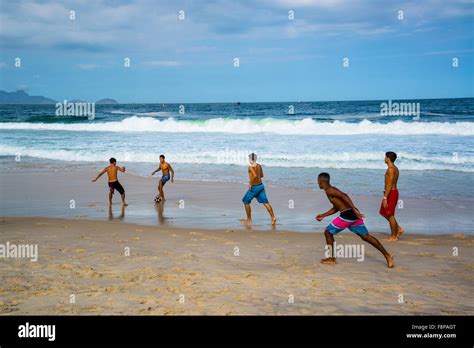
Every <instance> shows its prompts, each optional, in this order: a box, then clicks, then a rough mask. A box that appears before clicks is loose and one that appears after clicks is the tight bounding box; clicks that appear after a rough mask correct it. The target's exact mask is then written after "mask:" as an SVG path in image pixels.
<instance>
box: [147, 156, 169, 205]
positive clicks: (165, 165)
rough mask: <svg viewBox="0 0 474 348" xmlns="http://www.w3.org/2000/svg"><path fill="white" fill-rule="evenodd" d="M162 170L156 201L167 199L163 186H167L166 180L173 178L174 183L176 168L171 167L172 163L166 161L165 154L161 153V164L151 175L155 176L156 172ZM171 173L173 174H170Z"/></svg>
mask: <svg viewBox="0 0 474 348" xmlns="http://www.w3.org/2000/svg"><path fill="white" fill-rule="evenodd" d="M160 170H161V172H162V174H163V175H162V177H161V179H160V181H159V183H158V192H159V194H158V196H157V197H156V198H155V202H157V203H159V202H164V201H165V193H164V191H163V186H165V184H166V182H167V181H168V180H170V179H171V182H172V183H174V170H173V168H172V167H171V164H169V163H168V162H165V155H160V166H159V167H158V168H156V169H155V170H154V171H153V173H151V175H152V176H153V175H154V174H155V173H157V172H159V171H160ZM170 173H171V175H170Z"/></svg>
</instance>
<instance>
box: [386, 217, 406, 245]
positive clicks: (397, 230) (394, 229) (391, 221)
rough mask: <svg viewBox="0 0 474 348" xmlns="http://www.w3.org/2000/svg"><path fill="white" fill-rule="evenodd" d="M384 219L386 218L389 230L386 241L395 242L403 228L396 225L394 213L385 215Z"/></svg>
mask: <svg viewBox="0 0 474 348" xmlns="http://www.w3.org/2000/svg"><path fill="white" fill-rule="evenodd" d="M385 219H387V221H388V223H389V224H390V231H391V235H390V237H389V238H388V239H387V241H390V242H396V241H397V240H398V237H399V236H401V235H402V234H403V232H404V231H403V228H401V227H400V226H399V225H398V223H397V220H396V219H395V215H392V216H389V217H385Z"/></svg>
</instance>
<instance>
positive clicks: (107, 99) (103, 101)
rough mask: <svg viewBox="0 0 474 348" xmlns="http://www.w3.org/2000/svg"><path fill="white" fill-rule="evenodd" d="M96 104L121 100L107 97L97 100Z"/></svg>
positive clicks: (115, 102)
mask: <svg viewBox="0 0 474 348" xmlns="http://www.w3.org/2000/svg"><path fill="white" fill-rule="evenodd" d="M95 103H96V104H118V103H119V102H118V101H116V100H115V99H110V98H105V99H101V100H98V101H96V102H95Z"/></svg>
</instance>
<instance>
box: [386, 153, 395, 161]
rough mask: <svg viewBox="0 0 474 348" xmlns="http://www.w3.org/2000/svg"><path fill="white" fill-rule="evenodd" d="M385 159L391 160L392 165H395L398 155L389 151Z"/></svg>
mask: <svg viewBox="0 0 474 348" xmlns="http://www.w3.org/2000/svg"><path fill="white" fill-rule="evenodd" d="M385 157H387V158H388V159H390V161H392V163H393V162H395V160H396V159H397V154H396V153H395V152H392V151H388V152H385Z"/></svg>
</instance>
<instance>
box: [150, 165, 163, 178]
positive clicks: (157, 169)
mask: <svg viewBox="0 0 474 348" xmlns="http://www.w3.org/2000/svg"><path fill="white" fill-rule="evenodd" d="M160 170H161V166H160V167H158V168H156V169H155V170H154V171H153V172H152V173H151V176H153V175H155V173H158V172H159V171H160Z"/></svg>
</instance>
